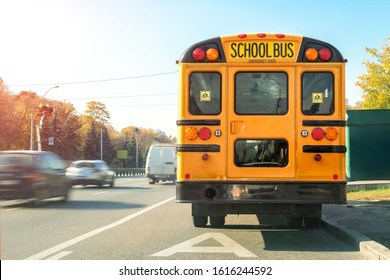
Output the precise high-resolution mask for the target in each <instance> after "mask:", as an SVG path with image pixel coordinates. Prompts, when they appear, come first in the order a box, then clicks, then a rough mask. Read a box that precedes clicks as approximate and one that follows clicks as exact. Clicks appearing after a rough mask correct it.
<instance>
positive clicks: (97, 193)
mask: <svg viewBox="0 0 390 280" xmlns="http://www.w3.org/2000/svg"><path fill="white" fill-rule="evenodd" d="M104 193H108V192H96V193H93V194H91V195H99V194H104Z"/></svg>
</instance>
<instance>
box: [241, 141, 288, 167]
mask: <svg viewBox="0 0 390 280" xmlns="http://www.w3.org/2000/svg"><path fill="white" fill-rule="evenodd" d="M234 163H235V165H236V166H239V167H285V166H287V164H288V143H287V141H286V140H284V139H242V140H237V141H236V142H235V145H234Z"/></svg>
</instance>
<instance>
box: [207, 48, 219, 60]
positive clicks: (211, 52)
mask: <svg viewBox="0 0 390 280" xmlns="http://www.w3.org/2000/svg"><path fill="white" fill-rule="evenodd" d="M206 57H207V59H208V60H210V61H216V60H217V59H218V57H219V52H218V51H217V50H216V49H214V48H210V49H208V50H207V51H206Z"/></svg>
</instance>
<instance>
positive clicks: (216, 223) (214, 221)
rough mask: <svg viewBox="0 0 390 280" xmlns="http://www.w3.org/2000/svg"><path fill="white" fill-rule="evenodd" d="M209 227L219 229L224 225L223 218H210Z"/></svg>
mask: <svg viewBox="0 0 390 280" xmlns="http://www.w3.org/2000/svg"><path fill="white" fill-rule="evenodd" d="M210 225H211V227H213V228H221V227H223V226H224V225H225V216H210Z"/></svg>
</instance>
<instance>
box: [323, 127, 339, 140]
mask: <svg viewBox="0 0 390 280" xmlns="http://www.w3.org/2000/svg"><path fill="white" fill-rule="evenodd" d="M337 136H338V132H337V130H336V129H335V128H333V127H330V128H328V129H327V130H326V131H325V138H326V139H328V140H329V141H333V140H336V139H337Z"/></svg>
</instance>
